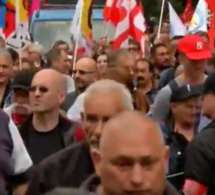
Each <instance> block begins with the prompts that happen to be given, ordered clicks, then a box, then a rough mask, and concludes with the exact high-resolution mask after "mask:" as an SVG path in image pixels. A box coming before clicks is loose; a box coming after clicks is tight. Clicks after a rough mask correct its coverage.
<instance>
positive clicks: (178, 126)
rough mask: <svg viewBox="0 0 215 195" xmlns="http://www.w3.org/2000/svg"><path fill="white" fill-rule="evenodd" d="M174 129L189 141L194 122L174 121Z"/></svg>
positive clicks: (191, 137)
mask: <svg viewBox="0 0 215 195" xmlns="http://www.w3.org/2000/svg"><path fill="white" fill-rule="evenodd" d="M175 131H177V132H178V133H180V134H182V135H184V137H185V138H186V139H187V140H188V141H191V140H192V139H193V135H194V123H183V122H175Z"/></svg>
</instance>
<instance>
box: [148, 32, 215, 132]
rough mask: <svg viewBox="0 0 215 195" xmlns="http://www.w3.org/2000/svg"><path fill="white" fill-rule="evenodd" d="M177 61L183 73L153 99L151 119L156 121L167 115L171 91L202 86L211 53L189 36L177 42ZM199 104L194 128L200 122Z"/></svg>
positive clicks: (198, 40)
mask: <svg viewBox="0 0 215 195" xmlns="http://www.w3.org/2000/svg"><path fill="white" fill-rule="evenodd" d="M178 50H179V52H180V53H179V61H180V63H181V64H183V66H184V71H183V73H182V74H181V75H180V76H178V77H176V78H175V79H174V80H172V81H171V82H170V83H169V84H168V85H167V86H165V87H164V88H162V89H161V90H160V92H159V93H158V95H157V97H156V98H155V103H154V106H153V108H152V113H153V117H154V118H155V119H156V120H158V121H164V120H165V119H166V117H167V115H168V113H169V100H170V97H171V93H172V90H173V89H175V88H177V87H181V86H183V85H186V84H190V85H195V84H202V83H204V81H205V79H206V77H207V76H206V75H205V74H204V71H205V68H206V64H207V59H208V58H210V57H211V52H210V50H209V49H208V48H207V46H206V45H205V43H204V40H203V39H202V38H201V37H199V36H198V35H194V34H189V35H186V36H185V37H184V38H182V39H181V40H179V42H178ZM199 105H200V104H199V103H198V106H197V108H198V112H197V113H198V114H197V116H198V117H196V128H198V125H199V121H200V119H199V118H200V106H199Z"/></svg>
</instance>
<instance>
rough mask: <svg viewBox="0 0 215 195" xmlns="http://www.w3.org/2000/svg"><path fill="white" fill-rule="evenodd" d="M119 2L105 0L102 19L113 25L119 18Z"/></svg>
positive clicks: (118, 0)
mask: <svg viewBox="0 0 215 195" xmlns="http://www.w3.org/2000/svg"><path fill="white" fill-rule="evenodd" d="M120 3H121V0H106V3H105V6H104V9H103V13H102V15H103V18H104V20H105V21H107V22H111V23H113V24H114V25H115V26H116V25H117V23H118V22H119V20H120Z"/></svg>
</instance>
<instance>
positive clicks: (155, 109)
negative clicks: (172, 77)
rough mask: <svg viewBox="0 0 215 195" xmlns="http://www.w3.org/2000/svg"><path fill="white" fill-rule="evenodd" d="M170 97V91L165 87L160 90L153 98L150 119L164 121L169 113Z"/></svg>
mask: <svg viewBox="0 0 215 195" xmlns="http://www.w3.org/2000/svg"><path fill="white" fill-rule="evenodd" d="M170 96H171V89H170V88H169V86H166V87H164V88H162V89H161V90H160V92H159V93H158V94H157V97H156V98H155V101H154V104H153V106H152V117H153V118H154V119H155V120H157V121H159V122H162V121H163V120H165V119H166V117H167V115H168V113H169V100H170Z"/></svg>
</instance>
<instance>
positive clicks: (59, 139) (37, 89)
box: [20, 69, 72, 164]
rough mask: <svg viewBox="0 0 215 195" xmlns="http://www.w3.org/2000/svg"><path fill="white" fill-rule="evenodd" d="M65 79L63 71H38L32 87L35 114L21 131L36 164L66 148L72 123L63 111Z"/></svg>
mask: <svg viewBox="0 0 215 195" xmlns="http://www.w3.org/2000/svg"><path fill="white" fill-rule="evenodd" d="M65 90H66V84H65V79H64V77H63V76H62V74H60V73H59V72H57V71H55V70H52V69H44V70H41V71H39V72H38V73H36V75H35V76H34V78H33V81H32V83H31V87H30V107H31V109H32V112H33V114H32V115H31V116H30V117H29V118H28V119H27V120H26V121H25V122H24V123H23V124H22V125H21V127H20V133H21V136H22V138H23V140H24V143H25V146H26V148H27V150H28V152H29V154H30V156H31V158H32V161H33V163H34V164H38V163H39V162H41V161H42V160H43V159H44V158H46V157H47V156H49V155H51V154H53V153H55V152H57V151H59V150H61V149H63V148H65V146H66V145H67V141H66V139H67V138H68V139H70V138H69V135H67V132H69V130H70V128H71V127H72V124H71V123H70V122H69V121H68V120H65V119H64V118H63V117H62V116H61V115H60V105H61V103H62V102H63V101H64V99H65Z"/></svg>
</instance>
